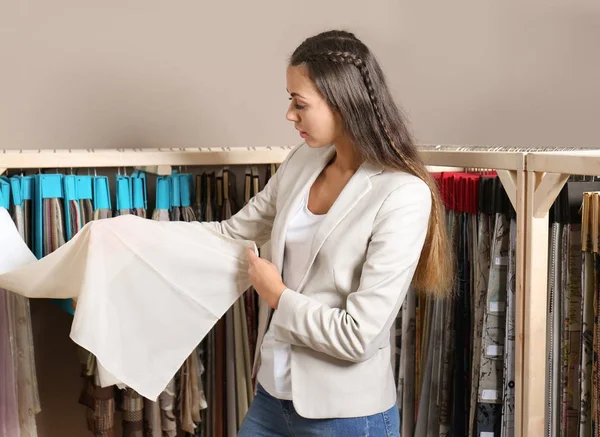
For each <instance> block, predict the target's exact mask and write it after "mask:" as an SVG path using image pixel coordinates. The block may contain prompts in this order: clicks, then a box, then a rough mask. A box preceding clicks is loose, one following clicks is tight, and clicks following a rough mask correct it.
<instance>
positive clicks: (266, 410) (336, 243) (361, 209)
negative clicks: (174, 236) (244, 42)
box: [211, 31, 452, 437]
mask: <svg viewBox="0 0 600 437" xmlns="http://www.w3.org/2000/svg"><path fill="white" fill-rule="evenodd" d="M287 88H288V92H289V94H290V96H291V97H290V100H291V104H290V107H289V109H288V112H287V119H288V120H289V121H291V122H292V123H294V127H295V128H296V129H297V130H298V132H299V133H300V136H301V137H302V138H303V139H304V141H305V143H304V144H302V145H301V146H299V147H297V148H295V149H294V150H293V151H292V152H291V153H290V154H289V156H288V157H287V159H286V160H285V161H284V162H283V163H282V165H281V166H280V168H279V170H278V171H277V172H276V174H275V175H274V176H273V177H272V178H271V179H270V180H269V182H268V183H267V185H266V186H265V188H264V189H263V190H262V191H261V192H260V193H259V194H258V195H256V196H255V197H254V198H253V199H252V201H251V202H250V203H249V204H248V205H246V206H245V207H244V208H243V209H242V210H241V211H240V212H239V213H237V214H236V215H235V216H234V217H232V218H231V219H229V220H226V221H223V222H220V223H216V222H215V223H211V225H212V226H214V227H215V228H217V229H218V230H219V231H220V232H222V233H224V234H226V235H228V236H230V237H233V238H243V239H248V240H254V241H255V242H256V243H257V245H259V246H260V245H262V244H264V243H265V242H267V241H268V240H270V241H271V251H272V256H271V262H269V261H266V260H264V259H261V258H258V257H256V256H255V255H254V253H252V252H251V251H249V254H248V256H249V258H250V268H249V274H250V278H251V281H252V284H253V286H254V288H255V289H256V291H257V292H258V294H259V295H260V297H261V299H260V302H261V304H260V305H261V308H260V315H259V336H258V345H257V348H256V349H257V353H256V356H255V362H254V374H255V375H256V376H257V381H258V387H257V394H256V397H255V399H254V401H253V403H252V405H251V407H250V409H249V411H248V414H247V415H246V418H245V420H244V422H243V424H242V426H241V429H240V431H239V434H238V435H239V436H240V437H257V436H265V437H270V436H294V437H302V436H321V435H322V436H328V437H334V436H344V437H353V436H357V437H358V436H360V437H365V436H398V435H399V425H400V424H399V421H400V420H399V414H398V409H397V407H396V406H395V405H396V387H395V381H394V376H393V373H392V367H391V357H390V329H391V327H392V325H393V323H394V320H395V318H396V316H397V313H398V311H399V309H400V307H401V305H402V302H403V301H404V298H405V295H406V293H407V291H408V289H409V286H411V284H412V285H413V286H414V287H415V288H416V289H418V290H421V291H424V292H428V293H432V294H434V295H436V296H444V295H445V294H446V293H447V292H448V291H449V290H450V289H451V282H452V260H451V256H450V254H451V250H450V247H449V242H448V239H447V235H446V231H445V224H444V219H443V207H442V204H441V201H440V198H439V195H438V192H437V189H436V186H435V183H434V182H433V180H432V179H431V177H430V176H429V174H428V172H427V170H426V169H425V166H424V165H423V163H422V162H421V160H420V159H419V156H418V154H417V151H416V150H415V147H414V146H413V143H412V141H411V137H410V135H409V133H408V131H407V128H406V126H405V123H404V122H403V120H402V118H401V115H400V111H399V110H398V108H397V107H396V105H395V104H394V102H393V99H392V97H391V95H390V92H389V90H388V87H387V85H386V82H385V79H384V75H383V73H382V71H381V69H380V67H379V65H378V63H377V61H376V60H375V58H374V57H373V55H372V54H371V52H370V51H369V49H368V48H367V47H366V46H365V45H364V44H363V43H362V42H361V41H359V40H358V39H357V38H356V37H355V36H354V35H353V34H351V33H348V32H343V31H330V32H324V33H321V34H319V35H316V36H314V37H311V38H308V39H307V40H305V41H304V42H303V43H302V44H301V45H300V46H299V47H298V48H297V49H296V50H295V52H294V53H293V55H292V57H291V60H290V63H289V66H288V69H287ZM280 272H282V273H280ZM282 274H283V276H282Z"/></svg>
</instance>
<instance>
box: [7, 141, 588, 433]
mask: <svg viewBox="0 0 600 437" xmlns="http://www.w3.org/2000/svg"><path fill="white" fill-rule="evenodd" d="M290 150H291V147H281V148H279V147H277V148H261V147H256V148H254V147H249V148H189V149H119V150H43V151H38V150H34V151H19V150H16V151H11V150H4V151H2V152H0V174H2V173H3V172H4V170H6V169H13V170H19V169H31V170H33V171H34V172H35V170H37V169H40V168H50V169H69V168H100V167H114V168H119V167H120V168H124V167H128V168H131V167H133V168H136V170H138V171H140V172H147V173H155V174H158V175H159V176H169V175H173V174H176V172H175V173H173V167H175V166H199V165H203V166H208V165H219V166H228V165H255V164H271V163H279V162H281V161H282V160H283V159H284V158H285V156H286V155H287V154H288V153H289V151H290ZM419 150H420V152H421V155H422V157H423V159H424V161H425V162H426V164H427V165H429V166H432V169H434V168H435V167H437V166H443V167H456V168H459V169H465V170H467V169H468V170H471V169H487V170H495V171H496V174H497V176H498V178H499V179H500V181H501V182H502V185H503V187H504V189H505V191H506V194H507V197H508V199H510V203H511V204H512V206H513V208H514V210H515V211H516V217H517V220H516V226H517V230H516V237H515V238H516V249H515V259H516V266H515V269H516V280H515V290H516V292H515V295H516V300H515V302H514V304H515V305H514V307H515V401H514V408H515V417H514V421H515V427H514V429H515V434H514V435H516V436H528V435H542V433H543V430H544V425H545V408H544V407H545V405H544V400H545V392H546V387H545V377H544V374H543V372H541V371H540V369H542V368H545V363H546V354H545V349H544V348H542V347H540V342H541V339H542V338H545V334H546V314H545V312H543V311H540V308H545V307H546V303H547V301H546V299H547V290H546V285H547V279H546V277H545V275H543V274H538V273H539V272H542V273H543V272H546V271H547V270H546V269H547V266H546V262H547V258H548V253H547V247H548V241H547V236H548V234H547V232H548V229H547V216H546V217H545V218H544V210H546V215H547V210H548V208H549V207H550V206H551V205H552V203H553V199H551V198H552V196H554V197H555V196H556V194H557V193H558V191H560V190H559V189H558V188H557V186H559V185H560V184H561V182H562V183H564V181H566V178H565V177H564V173H568V170H569V168H570V169H572V170H576V171H574V173H579V174H581V168H577V167H578V166H579V165H580V164H582V163H584V164H588V165H591V164H590V162H591V160H590V162H586V160H589V157H590V156H585V157H584V155H581V157H582V158H581V159H577V161H568V160H565V159H564V157H573V156H576V155H575V154H576V153H577V152H571V151H564V152H562V153H563V155H561V157H560V158H557V156H559V155H552V156H554V158H555V159H554V158H553V159H554V160H553V161H552V165H553V166H554V167H548V166H549V165H550V164H549V162H550V161H548V160H547V159H546V158H545V156H546V155H547V153H546V152H545V151H544V149H539V148H538V149H531V148H501V147H485V148H481V147H472V148H470V147H462V146H419ZM554 153H557V152H554ZM543 157H544V158H543ZM591 157H593V158H595V161H593V162H596V163H597V162H598V159H600V158H599V157H598V156H596V155H594V156H591ZM574 162H577V164H575V163H574ZM563 165H566V166H567V167H565V166H563ZM568 165H571V166H572V167H568ZM596 165H597V164H596ZM553 170H554V172H552V171H553ZM590 171H591V170H590ZM546 172H548V173H546ZM591 174H600V169H597V170H594V172H593V173H591ZM44 175H48V176H50V175H51V174H47V173H45V174H44ZM34 176H35V175H34ZM27 177H28V176H25V177H24V178H23V179H22V180H21V183H20V187H19V188H18V189H17V188H16V185H17V183H16V182H14V184H15V190H17V191H19V193H20V196H21V197H20V198H19V197H18V196H17V197H16V199H23V201H24V202H31V201H39V199H38V198H35V199H34V197H35V195H36V194H35V192H31V191H29V188H28V186H29V187H31V184H32V181H28V179H26V178H27ZM2 181H4V182H5V183H0V194H1V193H4V192H5V191H6V189H7V188H6V182H8V186H9V188H10V189H12V186H11V181H10V180H8V181H7V180H5V179H2ZM133 181H135V179H132V182H131V183H132V185H133ZM138 183H139V182H138ZM63 184H64V181H63ZM69 184H72V182H69ZM120 184H121V183H119V184H118V185H119V187H121V185H120ZM123 184H124V186H126V188H124V190H125V191H127V192H129V191H128V190H129V187H128V186H127V184H128V182H127V180H125V182H123ZM69 186H71V185H69ZM86 187H89V185H86ZM86 189H87V188H86ZM92 189H93V185H92ZM99 189H101V188H99ZM119 189H120V188H119ZM164 189H165V190H172V189H173V188H172V185H171V186H170V187H169V188H164ZM48 190H49V191H47V192H46V191H44V192H43V193H42V200H48V199H51V197H48V198H45V197H43V196H46V195H47V196H51V195H53V194H55V193H53V192H52V190H51V187H50V188H48ZM81 191H82V192H85V190H84V189H83V188H82V190H81ZM133 192H134V190H133V188H132V190H131V193H132V194H131V202H133V200H134V199H133V198H134V197H135V196H134V195H133ZM169 192H170V191H169ZM88 194H89V190H88ZM211 194H212V195H213V196H214V195H215V193H214V192H213V193H211ZM32 196H33V197H32ZM13 197H14V196H13ZM67 197H68V199H69V201H75V200H76V199H75V198H73V194H72V193H71V194H68V196H67ZM142 197H143V196H142ZM28 199H31V200H28ZM120 199H121V200H120V201H119V205H116V206H117V209H118V208H119V207H120V206H121V202H124V204H125V206H129V204H128V201H129V199H128V196H126V195H124V196H123V197H120ZM139 199H140V197H139V196H138V201H139ZM145 199H146V198H145ZM549 199H551V200H549ZM81 200H86V199H81V198H80V199H79V201H80V203H81ZM87 200H89V199H87ZM3 201H4V200H3V197H2V196H0V203H2V202H3ZM4 202H5V201H4ZM42 203H43V202H42ZM47 203H48V202H47ZM67 203H71V202H67ZM137 205H138V206H140V205H141V203H137ZM110 206H111V205H109V207H110ZM144 206H145V207H147V199H146V200H145V202H144ZM181 206H182V205H180V207H181ZM144 209H145V208H144ZM544 220H546V221H544ZM544 223H546V225H545V226H546V228H545V229H544ZM534 272H535V273H536V274H533V273H534ZM542 313H543V314H542Z"/></svg>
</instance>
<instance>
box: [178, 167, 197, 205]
mask: <svg viewBox="0 0 600 437" xmlns="http://www.w3.org/2000/svg"><path fill="white" fill-rule="evenodd" d="M179 177H180V180H179V188H180V193H181V206H192V197H193V190H194V177H193V176H192V175H191V174H187V173H185V174H181V175H180V176H179Z"/></svg>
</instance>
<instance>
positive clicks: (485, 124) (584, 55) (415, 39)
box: [0, 0, 600, 437]
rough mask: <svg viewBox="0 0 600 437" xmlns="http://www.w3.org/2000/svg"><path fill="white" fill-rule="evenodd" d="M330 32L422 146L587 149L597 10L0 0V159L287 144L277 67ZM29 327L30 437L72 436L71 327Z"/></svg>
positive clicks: (340, 1)
mask: <svg viewBox="0 0 600 437" xmlns="http://www.w3.org/2000/svg"><path fill="white" fill-rule="evenodd" d="M367 5H369V9H367ZM329 28H347V29H350V30H353V31H355V33H356V34H357V35H358V36H359V37H360V38H363V39H364V41H365V42H367V44H369V45H370V46H371V47H372V49H373V50H374V52H375V53H376V55H377V56H378V57H379V59H380V61H381V63H382V65H383V68H384V70H385V71H386V73H387V76H388V79H389V82H390V85H391V87H392V89H393V92H394V95H395V96H396V98H397V100H398V102H399V103H400V104H401V106H402V107H403V108H404V110H405V111H406V112H407V114H408V116H409V118H410V122H411V125H412V127H413V129H414V132H415V134H416V136H417V139H418V141H419V142H421V143H446V144H508V145H523V144H526V145H600V138H599V135H598V129H597V126H598V124H599V122H600V111H599V109H598V108H599V105H598V102H599V101H600V79H599V78H600V56H599V54H598V53H599V51H598V50H599V49H598V47H599V46H600V44H599V43H600V3H599V2H598V1H597V0H588V1H583V0H564V1H561V2H558V1H553V0H544V1H518V2H517V1H509V2H508V3H507V2H506V1H502V2H486V1H482V0H477V1H469V2H464V1H463V2H435V3H434V2H414V1H410V2H409V1H408V0H403V1H397V0H371V1H369V2H367V1H365V0H319V1H317V0H303V1H301V2H289V1H284V0H265V1H258V2H248V1H238V2H232V1H229V2H223V1H221V2H219V1H215V2H203V1H197V0H196V1H189V0H187V1H185V0H181V1H178V2H165V1H126V2H123V1H119V2H117V1H110V0H109V1H103V2H82V1H74V0H55V1H52V2H49V1H41V0H38V1H32V0H29V1H27V0H24V1H18V2H17V1H10V0H0V62H1V67H0V146H1V148H10V149H18V148H24V149H31V148H34V149H35V148H102V147H186V146H211V145H222V146H248V145H272V146H274V145H284V144H296V143H298V142H299V138H298V137H297V136H296V134H295V131H294V130H293V129H292V128H291V126H289V125H288V123H287V122H286V121H285V119H284V113H285V109H286V106H287V104H288V100H287V94H286V92H285V71H284V70H285V62H286V58H287V57H288V55H289V54H290V52H291V51H292V50H293V49H294V48H295V47H296V45H297V44H299V43H300V42H301V41H302V39H303V38H305V37H307V36H310V35H311V34H314V33H316V32H318V31H321V30H325V29H329ZM34 319H35V320H34V321H35V323H36V341H37V348H38V367H39V374H40V380H41V381H40V387H41V389H42V390H43V394H42V400H43V402H44V413H42V415H41V416H40V420H39V423H40V436H41V437H54V436H60V437H69V436H82V435H83V431H82V428H83V427H84V422H83V416H82V411H83V410H82V409H81V408H80V407H78V406H77V402H76V400H77V396H78V388H79V378H78V374H77V373H78V370H77V365H76V363H75V361H74V360H75V359H76V357H75V354H74V352H75V349H74V347H73V345H72V344H71V343H70V342H69V340H68V327H69V323H70V319H69V318H68V316H67V315H65V314H58V313H57V310H56V309H55V308H53V307H51V306H50V305H44V304H38V305H36V306H35V312H34ZM56 352H58V353H56Z"/></svg>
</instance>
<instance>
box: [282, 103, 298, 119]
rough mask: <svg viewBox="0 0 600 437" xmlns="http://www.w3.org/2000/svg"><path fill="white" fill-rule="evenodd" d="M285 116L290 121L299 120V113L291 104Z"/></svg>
mask: <svg viewBox="0 0 600 437" xmlns="http://www.w3.org/2000/svg"><path fill="white" fill-rule="evenodd" d="M285 118H287V119H288V120H289V121H298V114H297V113H296V111H294V108H292V106H291V105H290V107H289V108H288V110H287V113H286V114H285Z"/></svg>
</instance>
